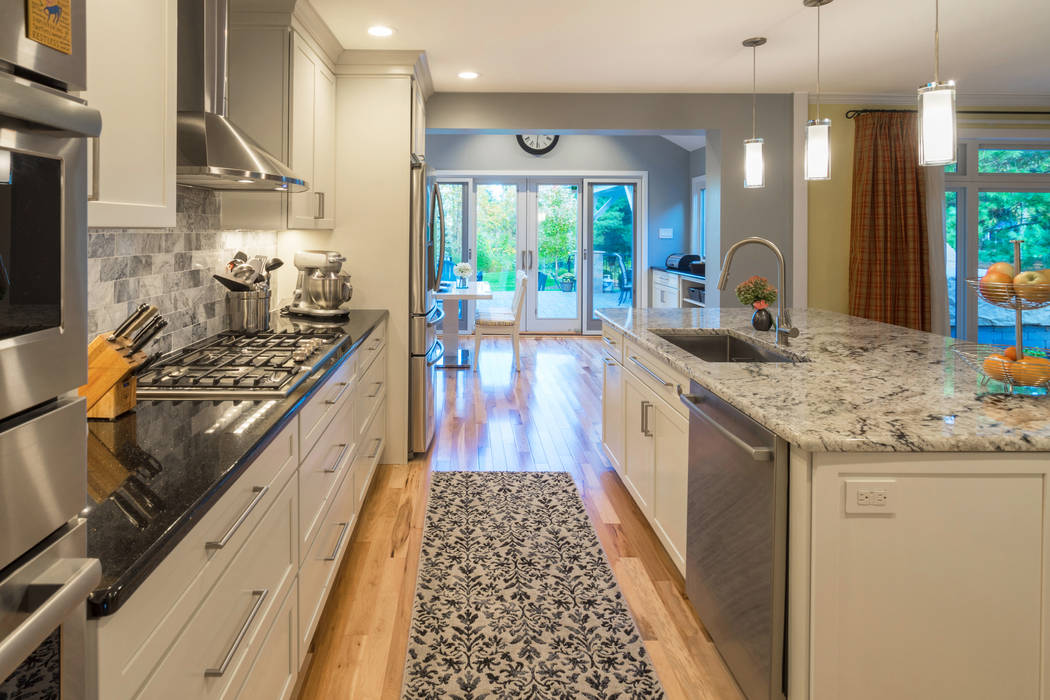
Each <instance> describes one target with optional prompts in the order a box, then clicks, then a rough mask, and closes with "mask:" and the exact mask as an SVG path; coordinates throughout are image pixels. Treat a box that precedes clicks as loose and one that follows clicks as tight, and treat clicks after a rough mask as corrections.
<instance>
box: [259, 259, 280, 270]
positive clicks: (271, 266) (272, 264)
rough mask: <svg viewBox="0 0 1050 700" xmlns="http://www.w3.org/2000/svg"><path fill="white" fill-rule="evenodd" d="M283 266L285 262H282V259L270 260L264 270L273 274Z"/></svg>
mask: <svg viewBox="0 0 1050 700" xmlns="http://www.w3.org/2000/svg"><path fill="white" fill-rule="evenodd" d="M281 265H284V260H281V259H280V258H270V259H269V260H267V261H266V265H265V266H264V268H263V269H265V270H266V272H273V271H274V270H276V269H277V268H279V267H280V266H281Z"/></svg>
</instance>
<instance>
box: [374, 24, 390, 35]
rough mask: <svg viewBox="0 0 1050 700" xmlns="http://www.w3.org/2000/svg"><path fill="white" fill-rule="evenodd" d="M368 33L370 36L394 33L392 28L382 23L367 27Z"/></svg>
mask: <svg viewBox="0 0 1050 700" xmlns="http://www.w3.org/2000/svg"><path fill="white" fill-rule="evenodd" d="M368 33H369V34H371V35H372V36H390V35H392V34H393V33H394V30H393V29H391V28H390V27H387V26H384V25H382V24H377V25H375V26H374V27H369V28H368Z"/></svg>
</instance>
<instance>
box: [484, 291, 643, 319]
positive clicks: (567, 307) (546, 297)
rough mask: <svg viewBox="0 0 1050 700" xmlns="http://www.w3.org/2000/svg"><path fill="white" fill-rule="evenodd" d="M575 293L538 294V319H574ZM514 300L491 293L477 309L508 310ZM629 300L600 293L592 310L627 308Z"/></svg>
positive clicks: (613, 293)
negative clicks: (621, 300)
mask: <svg viewBox="0 0 1050 700" xmlns="http://www.w3.org/2000/svg"><path fill="white" fill-rule="evenodd" d="M576 294H577V293H576V292H563V291H561V290H559V289H545V290H543V291H541V292H540V293H539V304H538V307H539V308H538V311H539V317H540V318H575V317H576V308H577V300H576V299H577V298H576ZM513 299H514V292H512V291H505V292H493V293H492V299H491V300H490V301H479V302H477V309H478V310H479V311H483V310H485V309H491V308H497V309H499V308H502V309H509V308H510V304H511V301H513ZM630 305H631V299H630V298H626V299H624V300H623V303H620V291H619V290H615V291H609V292H601V293H599V294H595V295H594V308H595V309H607V308H614V307H627V306H630Z"/></svg>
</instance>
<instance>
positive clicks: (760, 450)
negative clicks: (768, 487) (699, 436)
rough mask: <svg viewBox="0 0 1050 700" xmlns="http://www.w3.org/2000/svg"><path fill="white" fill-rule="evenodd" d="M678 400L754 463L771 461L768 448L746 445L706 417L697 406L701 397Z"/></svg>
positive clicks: (687, 397) (771, 451)
mask: <svg viewBox="0 0 1050 700" xmlns="http://www.w3.org/2000/svg"><path fill="white" fill-rule="evenodd" d="M678 398H680V399H681V400H682V403H684V404H685V405H686V408H688V409H689V412H690V413H691V414H692V415H694V416H697V417H698V418H703V419H704V420H705V421H707V422H708V423H710V424H711V427H713V428H714V429H715V430H717V431H718V432H720V433H722V435H724V436H725V437H726V438H727V439H729V440H730V441H731V442H732V443H733V444H734V445H736V446H737V447H739V448H740V449H742V450H743V451H744V452H747V453H748V454H749V455H751V459H753V460H755V461H756V462H771V461H773V450H771V449H770V448H768V447H755V446H754V445H749V444H747V443H746V442H744V441H743V440H741V439H740V438H739V437H737V436H736V435H734V434H733V433H731V432H729V431H728V430H727V429H726V428H725V427H724V426H722V425H720V424H719V423H718V422H717V421H715V419H714V418H712V417H711V416H709V415H707V414H706V413H705V412H704V411H703V409H701V408H700V406H699V405H698V404H700V403H701V402H702V401H703V400H704V397H703V396H698V395H697V394H679V396H678Z"/></svg>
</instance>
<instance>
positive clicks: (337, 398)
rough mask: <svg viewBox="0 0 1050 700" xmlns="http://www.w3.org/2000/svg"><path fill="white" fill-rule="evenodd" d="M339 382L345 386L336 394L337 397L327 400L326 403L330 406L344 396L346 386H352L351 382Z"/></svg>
mask: <svg viewBox="0 0 1050 700" xmlns="http://www.w3.org/2000/svg"><path fill="white" fill-rule="evenodd" d="M339 384H340V386H342V387H343V388H342V389H340V390H339V393H338V394H336V395H335V398H334V399H328V400H327V401H325V403H326V404H328V405H329V406H332V405H335V404H337V403H339V399H341V398H343V394H344V393H346V388H347V387H348V386H350V382H339Z"/></svg>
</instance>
